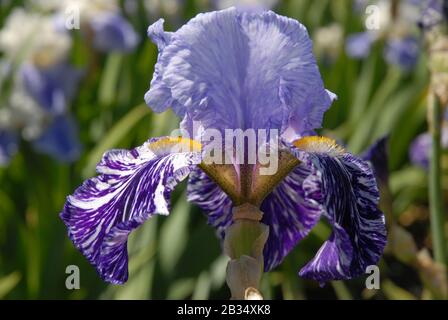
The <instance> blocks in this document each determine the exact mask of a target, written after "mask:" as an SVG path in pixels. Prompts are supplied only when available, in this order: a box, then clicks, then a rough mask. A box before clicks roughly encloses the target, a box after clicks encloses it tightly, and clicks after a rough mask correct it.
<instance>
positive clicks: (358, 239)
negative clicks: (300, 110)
mask: <svg viewBox="0 0 448 320" xmlns="http://www.w3.org/2000/svg"><path fill="white" fill-rule="evenodd" d="M295 145H296V147H297V148H298V150H299V152H298V154H299V157H300V158H301V159H308V160H309V161H311V163H312V165H313V167H314V168H315V169H316V170H317V171H318V172H319V176H320V179H321V194H322V195H323V210H324V213H323V215H324V216H325V217H326V219H327V220H328V221H329V222H330V223H331V225H332V226H333V233H332V235H331V236H330V238H329V239H328V240H327V241H326V242H325V243H324V244H323V245H322V247H321V249H320V250H319V251H318V253H317V254H316V256H315V257H314V258H313V259H312V260H311V261H310V262H308V264H307V265H306V266H305V267H303V268H302V270H300V273H299V274H300V276H302V277H305V278H309V279H313V280H316V281H319V282H321V283H325V282H327V281H330V280H343V279H351V278H354V277H357V276H360V275H362V274H364V273H365V270H366V267H367V266H369V265H375V264H377V262H378V261H379V259H380V257H381V255H382V253H383V250H384V247H385V245H386V227H385V219H384V215H383V213H382V212H381V211H380V210H379V209H378V201H379V192H378V188H377V185H376V181H375V177H374V175H373V173H372V170H371V168H370V166H369V164H368V163H367V162H365V161H363V160H360V159H358V158H356V157H354V156H353V155H351V154H349V153H346V152H345V151H344V150H343V149H342V148H340V147H337V145H336V144H335V143H334V141H332V140H330V139H326V138H316V137H307V138H304V139H302V140H301V141H298V142H296V143H295ZM300 150H302V151H300Z"/></svg>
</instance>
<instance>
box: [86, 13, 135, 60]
mask: <svg viewBox="0 0 448 320" xmlns="http://www.w3.org/2000/svg"><path fill="white" fill-rule="evenodd" d="M90 25H91V27H92V29H93V33H94V38H93V45H94V46H95V48H96V49H98V50H100V51H103V52H110V51H122V52H125V51H130V50H133V49H134V48H135V46H136V45H137V44H138V41H139V37H138V35H137V34H136V33H135V30H134V28H133V27H132V25H131V24H130V23H129V22H128V21H127V20H126V19H125V18H123V17H122V16H121V15H120V14H117V13H104V14H100V15H97V16H95V17H94V18H93V19H92V20H91V22H90Z"/></svg>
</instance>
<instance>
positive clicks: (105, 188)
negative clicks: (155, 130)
mask: <svg viewBox="0 0 448 320" xmlns="http://www.w3.org/2000/svg"><path fill="white" fill-rule="evenodd" d="M189 141H190V140H188V141H187V140H186V139H182V138H158V139H152V140H150V141H148V142H147V143H145V144H144V145H143V146H141V147H138V148H136V149H133V150H131V151H127V150H113V151H109V152H107V153H106V154H105V155H104V156H103V159H102V160H101V162H100V163H99V164H98V166H97V171H98V173H99V176H98V177H95V178H92V179H89V180H87V181H85V182H84V184H83V185H82V186H81V187H79V188H78V189H77V190H76V191H75V193H74V194H73V195H72V196H69V197H68V198H67V202H66V204H65V207H64V210H63V211H62V213H61V218H62V220H63V221H64V223H65V224H66V226H67V228H68V234H69V237H70V239H71V240H72V241H73V243H74V244H75V246H76V247H77V248H78V249H79V250H80V251H81V252H82V253H83V254H84V255H85V256H86V258H87V259H88V260H89V261H90V262H91V263H92V264H93V265H94V266H95V267H96V269H97V270H98V273H99V274H100V275H101V277H102V278H103V279H104V280H106V281H108V282H111V283H114V284H121V283H124V282H126V280H127V278H128V256H127V238H128V235H129V234H130V232H131V231H132V230H134V229H135V228H137V227H138V226H139V225H140V224H142V223H143V222H144V221H145V220H147V219H148V218H149V217H151V216H152V215H154V214H162V215H167V214H168V213H169V200H170V199H169V198H170V194H171V191H172V190H173V189H174V187H175V186H176V185H177V183H178V182H179V181H181V180H183V179H184V178H185V177H186V176H187V175H188V174H189V173H190V171H191V170H192V168H193V167H194V166H195V165H196V164H197V163H198V162H199V161H200V151H199V150H198V146H197V145H196V144H192V143H191V144H190V142H189ZM179 147H181V148H180V149H179Z"/></svg>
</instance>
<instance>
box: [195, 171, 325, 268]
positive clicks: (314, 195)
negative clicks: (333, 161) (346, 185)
mask: <svg viewBox="0 0 448 320" xmlns="http://www.w3.org/2000/svg"><path fill="white" fill-rule="evenodd" d="M311 170H312V168H310V167H305V166H298V167H296V169H294V170H293V171H292V172H291V173H290V174H289V175H288V176H287V177H286V178H285V179H284V180H283V181H282V182H281V183H280V184H279V185H278V186H277V187H276V188H275V189H274V190H273V191H272V192H271V193H270V194H269V195H268V196H267V197H266V198H265V199H264V201H263V203H262V204H261V207H260V208H261V211H263V213H264V215H263V219H262V220H261V222H263V223H264V224H266V225H268V226H269V237H268V240H267V243H266V245H265V248H264V267H265V270H266V271H268V270H270V269H272V268H274V267H275V266H277V265H278V264H279V263H280V262H281V261H282V260H283V258H284V257H285V256H286V255H287V254H288V253H289V252H290V251H291V250H292V249H293V248H294V246H295V245H296V244H297V243H298V242H299V241H300V240H301V239H303V238H304V237H305V236H306V235H307V234H308V232H309V231H310V230H311V228H312V227H313V226H314V225H315V223H316V222H317V221H318V220H319V218H320V214H321V205H320V201H321V200H320V199H321V198H322V195H321V193H320V181H319V180H318V179H316V176H315V175H314V174H312V172H311ZM188 200H189V201H191V202H193V203H195V204H197V205H198V206H199V207H200V208H201V209H203V210H204V212H205V213H206V215H207V217H208V222H209V224H210V225H212V226H213V227H215V228H216V229H217V231H218V235H219V236H220V237H221V238H222V239H223V238H224V235H225V229H226V228H227V227H228V226H230V225H231V224H232V206H233V205H232V201H231V200H230V198H229V197H228V196H227V195H226V194H225V193H224V192H223V191H222V190H221V189H220V188H219V187H218V186H217V185H216V183H214V182H213V181H212V180H211V179H210V178H209V177H208V176H207V175H206V174H205V173H204V172H203V171H201V170H199V169H196V170H195V171H193V173H192V174H191V175H190V180H189V183H188Z"/></svg>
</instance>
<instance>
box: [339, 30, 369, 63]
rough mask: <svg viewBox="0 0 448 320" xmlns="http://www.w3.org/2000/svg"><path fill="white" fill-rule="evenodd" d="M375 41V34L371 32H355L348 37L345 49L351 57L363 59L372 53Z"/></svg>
mask: <svg viewBox="0 0 448 320" xmlns="http://www.w3.org/2000/svg"><path fill="white" fill-rule="evenodd" d="M374 41H375V39H374V37H373V35H372V34H371V33H369V32H359V33H355V34H352V35H350V36H349V37H348V38H347V41H346V44H345V50H346V51H347V54H348V55H349V56H350V57H352V58H357V59H363V58H366V57H367V56H368V55H369V54H370V50H371V48H372V44H373V42H374Z"/></svg>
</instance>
